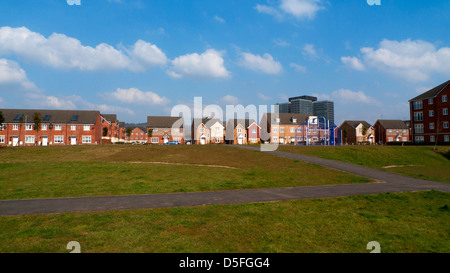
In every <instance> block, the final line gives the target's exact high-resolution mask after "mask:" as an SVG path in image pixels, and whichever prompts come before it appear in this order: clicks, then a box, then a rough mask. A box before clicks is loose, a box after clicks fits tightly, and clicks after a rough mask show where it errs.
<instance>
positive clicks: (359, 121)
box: [341, 120, 372, 129]
mask: <svg viewBox="0 0 450 273" xmlns="http://www.w3.org/2000/svg"><path fill="white" fill-rule="evenodd" d="M344 123H347V124H348V125H350V126H351V127H352V128H355V129H356V127H358V126H359V124H361V123H362V124H363V125H364V126H366V127H367V128H369V127H371V126H372V125H370V124H369V123H368V122H367V121H365V120H346V121H344V122H343V123H342V124H344ZM341 126H342V125H341Z"/></svg>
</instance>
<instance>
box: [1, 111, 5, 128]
mask: <svg viewBox="0 0 450 273" xmlns="http://www.w3.org/2000/svg"><path fill="white" fill-rule="evenodd" d="M3 122H5V117H4V116H3V113H2V112H1V111H0V126H3Z"/></svg>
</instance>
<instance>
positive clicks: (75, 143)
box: [70, 137, 77, 145]
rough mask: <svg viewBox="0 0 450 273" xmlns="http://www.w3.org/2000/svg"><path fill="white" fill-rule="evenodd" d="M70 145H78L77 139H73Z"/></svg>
mask: <svg viewBox="0 0 450 273" xmlns="http://www.w3.org/2000/svg"><path fill="white" fill-rule="evenodd" d="M70 145H77V138H76V137H71V138H70Z"/></svg>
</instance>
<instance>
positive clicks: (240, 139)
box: [238, 136, 244, 145]
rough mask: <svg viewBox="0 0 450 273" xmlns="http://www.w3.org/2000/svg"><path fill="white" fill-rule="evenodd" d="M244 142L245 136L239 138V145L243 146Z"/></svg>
mask: <svg viewBox="0 0 450 273" xmlns="http://www.w3.org/2000/svg"><path fill="white" fill-rule="evenodd" d="M243 142H244V137H243V136H239V137H238V144H239V145H242V144H243Z"/></svg>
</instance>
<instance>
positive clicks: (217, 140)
mask: <svg viewBox="0 0 450 273" xmlns="http://www.w3.org/2000/svg"><path fill="white" fill-rule="evenodd" d="M217 129H219V128H217ZM215 141H216V143H219V142H220V138H218V137H216V139H215Z"/></svg>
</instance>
